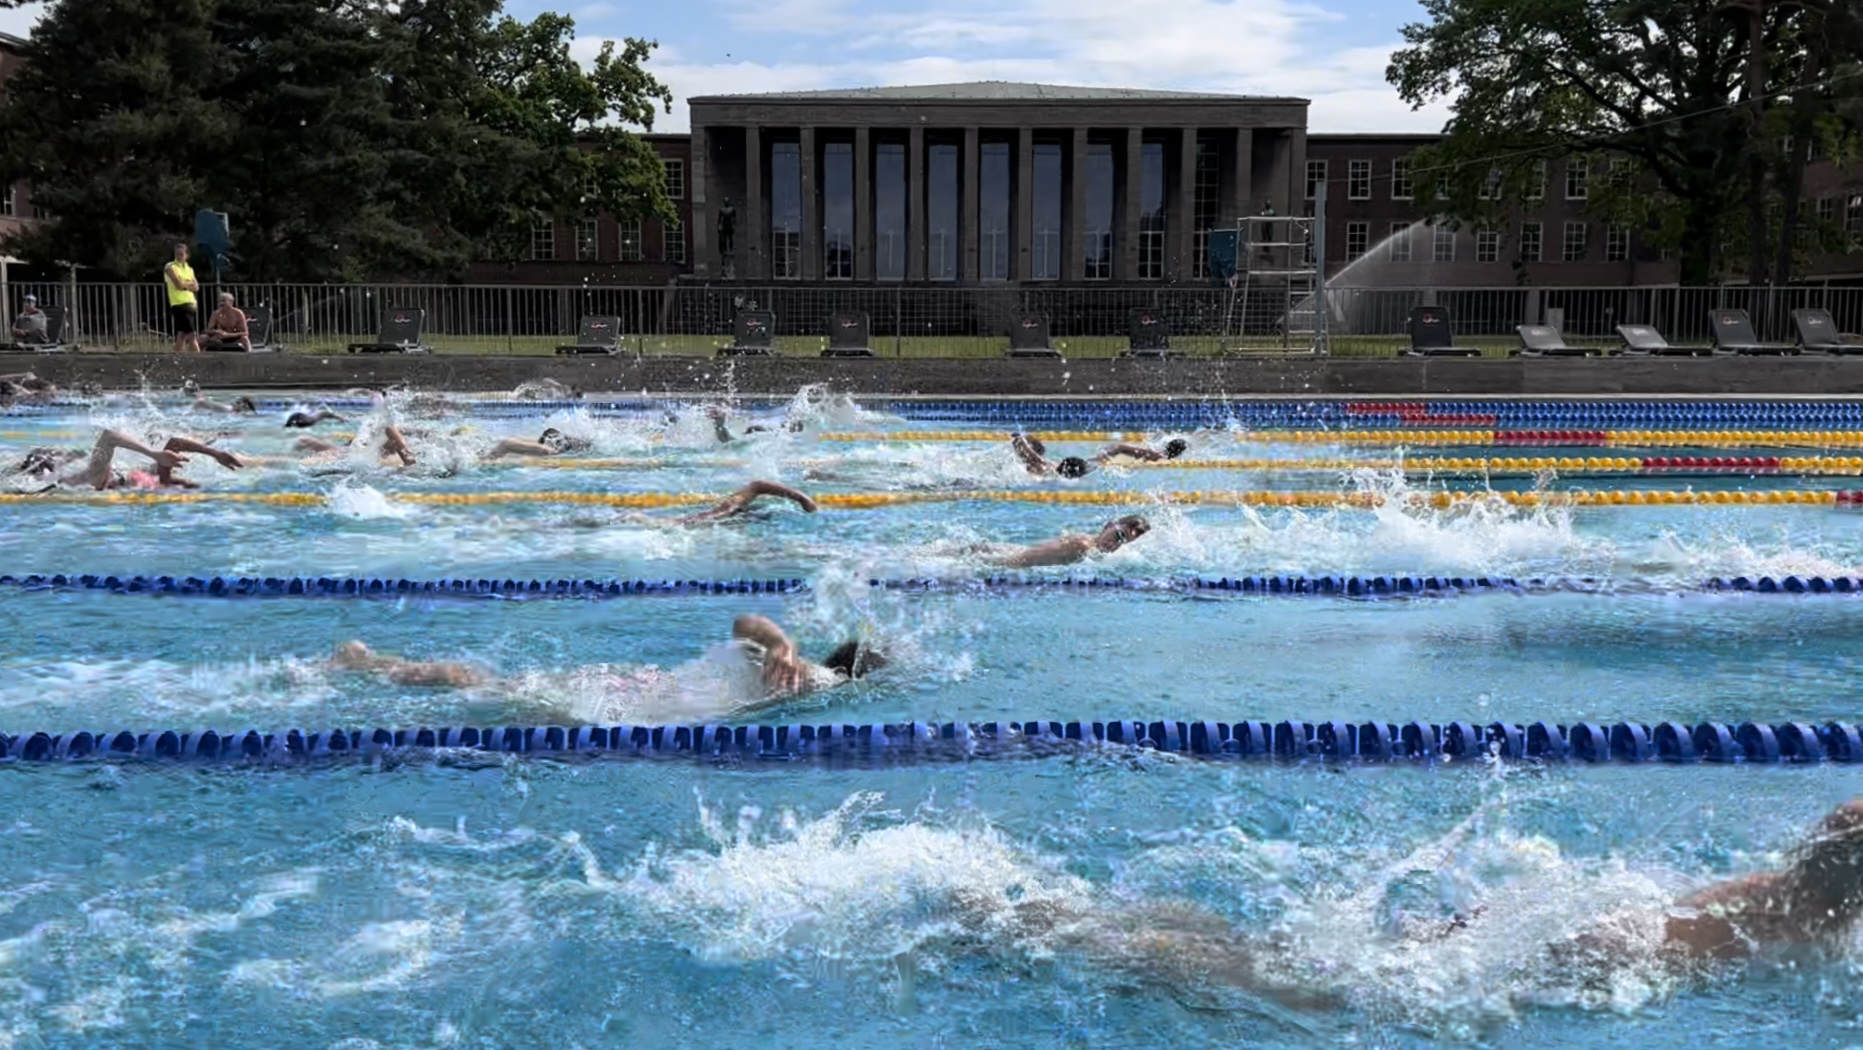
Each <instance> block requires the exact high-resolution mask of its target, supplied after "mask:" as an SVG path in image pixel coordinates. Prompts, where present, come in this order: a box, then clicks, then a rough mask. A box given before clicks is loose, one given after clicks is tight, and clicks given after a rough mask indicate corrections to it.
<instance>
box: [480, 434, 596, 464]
mask: <svg viewBox="0 0 1863 1050" xmlns="http://www.w3.org/2000/svg"><path fill="white" fill-rule="evenodd" d="M594 444H595V443H594V442H592V441H590V440H588V439H587V438H572V437H570V436H568V435H567V434H564V433H563V432H562V431H560V430H558V429H556V428H555V427H551V428H549V429H548V430H545V431H544V432H543V433H542V434H541V435H540V436H539V437H538V438H537V440H535V441H525V440H522V439H520V438H505V439H504V440H503V441H500V442H499V443H498V444H496V445H493V446H492V450H491V451H490V452H487V453H486V454H485V455H484V457H483V458H485V459H502V458H503V457H505V456H539V457H542V456H561V455H564V454H565V453H569V452H586V451H588V450H589V449H590V448H593V447H594Z"/></svg>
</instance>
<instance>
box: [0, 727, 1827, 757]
mask: <svg viewBox="0 0 1863 1050" xmlns="http://www.w3.org/2000/svg"><path fill="white" fill-rule="evenodd" d="M449 751H451V752H458V751H479V752H493V753H498V754H501V755H513V756H545V757H550V758H557V759H573V758H584V759H601V758H654V757H661V758H683V759H687V760H692V759H709V760H713V761H726V762H766V761H767V762H775V763H783V762H789V763H801V762H806V761H810V760H814V761H827V762H846V763H849V764H857V763H863V762H879V763H888V764H893V763H898V764H903V763H911V762H935V761H940V760H943V761H954V760H956V761H961V760H966V759H987V758H1008V757H1016V756H1028V757H1040V756H1043V755H1057V754H1083V753H1092V752H1095V751H1112V752H1114V753H1129V752H1137V751H1156V752H1163V753H1167V754H1171V755H1176V756H1183V757H1187V758H1198V759H1225V758H1227V759H1249V758H1255V759H1280V760H1283V761H1291V762H1311V761H1319V762H1336V763H1363V764H1372V763H1388V762H1400V761H1401V762H1413V763H1436V762H1446V763H1449V764H1452V765H1453V764H1466V765H1471V766H1472V765H1485V764H1486V763H1487V762H1488V761H1490V760H1492V759H1501V760H1514V761H1525V762H1547V763H1550V762H1564V761H1570V762H1576V763H1584V764H1595V763H1620V764H1649V763H1661V762H1670V763H1682V762H1691V763H1692V762H1704V761H1705V762H1710V763H1718V764H1741V765H1766V766H1772V765H1777V764H1781V763H1786V764H1817V763H1823V762H1842V763H1854V762H1858V761H1863V736H1860V735H1859V733H1858V730H1857V727H1856V726H1855V725H1854V724H1851V723H1844V722H1829V723H1826V724H1824V725H1822V726H1818V725H1812V724H1809V723H1805V722H1782V723H1777V724H1769V723H1764V722H1741V723H1738V724H1734V723H1726V722H1701V723H1698V724H1696V725H1693V726H1689V725H1685V724H1682V723H1679V722H1659V723H1655V724H1654V725H1652V724H1648V723H1642V722H1618V723H1615V724H1612V725H1610V726H1608V727H1607V726H1605V725H1603V724H1601V723H1598V722H1580V723H1577V724H1573V725H1566V724H1562V723H1557V722H1548V721H1539V722H1533V723H1531V724H1520V723H1513V722H1488V723H1482V722H1447V723H1437V722H1405V723H1402V724H1399V723H1395V722H1382V721H1367V722H1358V721H1342V720H1334V721H1326V722H1306V721H1295V720H1288V721H1282V722H1274V723H1270V722H1267V721H1260V720H1252V721H1243V722H1222V721H1196V722H1180V721H1158V722H1146V721H1141V720H1135V719H1134V720H1125V721H1108V722H1088V721H1070V722H1060V721H1049V720H1041V721H1029V722H981V723H966V722H943V723H936V722H904V723H864V724H848V723H830V724H800V725H795V724H791V725H721V724H712V725H654V726H647V725H612V726H580V727H575V726H504V727H490V728H481V727H461V728H444V727H421V728H394V729H389V728H382V729H333V730H329V731H325V732H316V731H311V732H306V731H304V730H301V729H289V730H284V731H282V732H270V733H267V732H261V731H259V730H256V729H249V730H243V731H242V730H235V731H231V732H226V731H220V730H211V729H209V730H198V731H192V732H181V731H175V730H167V731H158V732H140V733H139V732H135V731H130V730H124V731H120V732H114V733H113V732H101V733H100V732H91V731H77V732H70V733H60V734H51V733H44V732H35V733H21V734H17V735H13V736H4V735H0V761H8V762H21V763H51V762H82V761H95V760H106V761H109V760H114V761H137V760H142V761H169V762H174V761H185V760H198V761H200V762H220V763H233V764H239V765H257V766H269V765H285V764H291V763H305V762H315V761H317V760H332V759H339V758H345V757H360V758H365V759H369V760H377V761H379V760H387V759H401V758H406V757H418V756H419V755H420V754H422V753H425V754H427V755H430V756H434V755H439V754H441V753H445V752H449Z"/></svg>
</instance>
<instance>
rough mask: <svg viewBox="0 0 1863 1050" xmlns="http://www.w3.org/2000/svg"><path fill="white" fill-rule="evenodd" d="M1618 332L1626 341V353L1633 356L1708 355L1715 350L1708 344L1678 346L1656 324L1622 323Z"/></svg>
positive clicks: (1618, 327)
mask: <svg viewBox="0 0 1863 1050" xmlns="http://www.w3.org/2000/svg"><path fill="white" fill-rule="evenodd" d="M1617 334H1618V336H1619V337H1620V338H1622V339H1623V341H1624V353H1625V354H1626V355H1628V356H1631V357H1706V356H1708V355H1709V354H1712V353H1713V352H1714V348H1713V347H1708V346H1677V345H1675V344H1673V343H1671V342H1669V340H1667V339H1664V338H1663V336H1662V333H1661V332H1658V331H1657V330H1656V326H1655V325H1647V324H1620V325H1618V326H1617Z"/></svg>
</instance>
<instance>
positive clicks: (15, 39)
mask: <svg viewBox="0 0 1863 1050" xmlns="http://www.w3.org/2000/svg"><path fill="white" fill-rule="evenodd" d="M25 46H26V38H25V37H23V36H14V35H13V34H11V33H0V48H5V49H7V50H8V51H20V50H23V49H24V48H25Z"/></svg>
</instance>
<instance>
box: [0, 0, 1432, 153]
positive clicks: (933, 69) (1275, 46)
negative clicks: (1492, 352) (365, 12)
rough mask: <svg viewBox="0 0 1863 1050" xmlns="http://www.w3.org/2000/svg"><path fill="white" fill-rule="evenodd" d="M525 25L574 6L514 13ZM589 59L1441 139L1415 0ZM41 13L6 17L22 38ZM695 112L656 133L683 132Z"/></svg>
mask: <svg viewBox="0 0 1863 1050" xmlns="http://www.w3.org/2000/svg"><path fill="white" fill-rule="evenodd" d="M506 2H507V5H508V10H510V11H511V13H513V14H516V15H519V16H523V17H529V16H531V15H534V14H536V13H538V12H539V11H544V10H564V9H565V2H564V0H556V2H554V3H551V2H547V0H545V2H540V0H506ZM566 9H567V11H568V13H569V14H571V15H574V16H575V19H576V25H577V31H578V35H579V37H580V39H579V41H578V47H579V49H581V52H582V53H583V54H585V55H586V54H593V53H594V51H595V50H596V48H598V47H599V46H600V42H601V40H602V39H603V38H620V37H625V36H640V37H648V38H651V39H657V40H659V42H660V50H659V52H658V53H657V54H656V56H655V57H654V60H653V62H652V63H651V65H650V68H651V69H652V70H653V71H654V73H655V74H656V75H657V76H659V77H660V79H661V80H662V81H663V82H665V83H666V84H667V85H668V86H669V87H671V88H672V89H673V93H674V95H676V96H677V97H678V98H680V99H684V98H687V97H689V96H693V95H711V94H729V93H736V92H754V91H805V90H810V89H815V88H832V87H867V86H874V85H899V84H942V83H950V82H952V81H960V80H1022V81H1035V82H1039V83H1048V84H1080V85H1093V86H1119V87H1142V88H1164V89H1174V90H1200V91H1220V92H1234V93H1239V94H1261V95H1292V96H1297V97H1300V98H1308V99H1312V100H1313V108H1312V111H1311V114H1310V116H1309V119H1308V126H1309V127H1311V128H1312V129H1313V130H1315V131H1437V130H1440V129H1441V127H1442V124H1443V121H1444V119H1445V118H1446V116H1447V111H1446V109H1445V108H1443V107H1441V106H1432V107H1430V108H1427V109H1425V110H1423V111H1422V112H1412V111H1411V110H1410V107H1408V106H1406V105H1405V104H1404V103H1403V102H1402V101H1401V100H1400V99H1399V98H1398V97H1397V95H1396V93H1395V92H1394V91H1392V90H1391V88H1390V87H1389V85H1387V84H1386V83H1385V81H1384V69H1385V65H1386V64H1387V62H1388V61H1389V57H1390V53H1391V51H1392V49H1393V48H1395V47H1396V46H1397V45H1398V43H1399V38H1398V27H1399V26H1401V25H1403V24H1404V23H1405V22H1408V21H1412V20H1414V19H1416V18H1417V17H1419V16H1420V15H1421V13H1422V12H1421V8H1420V7H1419V6H1418V4H1417V3H1416V2H1415V0H1306V2H1300V0H932V2H929V3H928V2H918V3H913V2H910V0H674V2H667V0H654V2H642V0H589V2H581V0H569V2H568V4H567V7H566ZM36 18H37V12H36V11H35V10H34V9H32V8H27V9H22V10H17V11H0V31H7V32H13V33H19V34H22V35H23V34H24V33H25V32H27V31H29V28H30V25H31V23H32V21H33V20H34V19H36ZM685 129H686V110H685V106H684V105H683V104H678V105H675V106H674V108H673V112H672V113H670V114H667V115H666V116H665V117H663V118H662V119H661V120H660V121H657V122H656V123H655V130H659V131H684V130H685Z"/></svg>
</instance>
